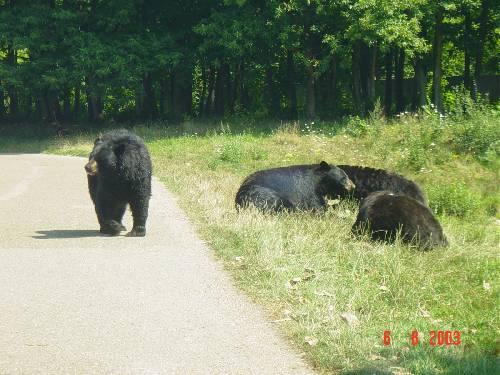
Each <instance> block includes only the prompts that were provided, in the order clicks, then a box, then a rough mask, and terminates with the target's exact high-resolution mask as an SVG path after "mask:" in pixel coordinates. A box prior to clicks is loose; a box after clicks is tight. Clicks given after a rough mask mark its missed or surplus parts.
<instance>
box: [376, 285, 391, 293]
mask: <svg viewBox="0 0 500 375" xmlns="http://www.w3.org/2000/svg"><path fill="white" fill-rule="evenodd" d="M378 288H379V289H380V290H382V291H384V292H388V291H389V288H388V287H386V286H385V285H380V286H379V287H378Z"/></svg>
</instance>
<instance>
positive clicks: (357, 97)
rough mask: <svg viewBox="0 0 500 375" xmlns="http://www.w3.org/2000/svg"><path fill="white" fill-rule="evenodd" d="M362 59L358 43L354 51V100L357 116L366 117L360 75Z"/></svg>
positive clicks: (354, 45) (354, 46)
mask: <svg viewBox="0 0 500 375" xmlns="http://www.w3.org/2000/svg"><path fill="white" fill-rule="evenodd" d="M360 58H361V41H356V42H354V44H353V49H352V65H351V71H352V99H353V103H354V111H355V112H356V114H361V115H364V108H363V104H362V101H361V97H362V93H361V73H360Z"/></svg>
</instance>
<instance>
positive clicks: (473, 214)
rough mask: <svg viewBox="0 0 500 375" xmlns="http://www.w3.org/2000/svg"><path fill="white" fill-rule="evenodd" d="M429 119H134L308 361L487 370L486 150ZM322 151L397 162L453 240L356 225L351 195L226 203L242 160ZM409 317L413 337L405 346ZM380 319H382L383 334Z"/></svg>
mask: <svg viewBox="0 0 500 375" xmlns="http://www.w3.org/2000/svg"><path fill="white" fill-rule="evenodd" d="M490 120H491V121H495V120H497V118H496V117H493V118H492V119H490ZM433 121H434V120H432V121H428V122H425V121H424V122H422V121H420V120H418V119H414V118H409V119H403V120H401V121H399V122H397V123H395V124H392V125H385V124H379V123H368V125H367V127H366V129H365V130H364V131H363V134H353V132H352V131H350V130H349V125H348V127H347V131H345V132H344V131H340V132H339V131H338V129H337V130H335V131H331V132H330V131H329V127H328V125H327V124H321V125H317V124H308V125H307V126H305V125H304V124H301V126H299V125H297V124H288V125H285V126H281V127H279V128H277V130H275V131H273V132H271V133H269V132H262V133H261V132H258V131H250V130H247V131H245V130H244V129H245V127H244V126H241V124H239V126H240V129H243V130H240V131H238V132H233V131H231V127H230V126H227V125H224V126H218V127H216V128H214V130H212V131H209V132H206V133H203V135H200V134H201V131H200V129H199V128H198V127H196V126H195V125H193V124H190V126H189V127H190V130H189V131H186V130H178V129H177V130H175V131H174V130H172V129H159V128H154V127H152V128H148V127H137V128H135V130H136V131H137V132H138V133H140V134H141V135H142V136H143V137H144V138H145V139H146V141H147V143H148V146H149V148H150V151H151V154H152V157H153V163H154V173H155V175H156V176H157V177H158V178H159V179H160V180H161V181H162V182H164V183H165V185H166V186H167V187H168V188H169V189H171V190H172V191H173V192H174V193H175V194H176V195H177V196H178V197H179V198H180V204H181V206H182V208H183V209H184V210H185V211H186V212H187V214H188V216H189V217H190V218H191V220H192V221H193V223H194V224H195V226H196V228H197V230H198V233H199V234H200V235H201V236H202V237H203V238H204V239H205V240H206V241H207V242H208V244H209V245H210V246H211V248H212V249H213V250H214V251H215V253H216V254H217V255H218V257H220V258H221V259H222V260H223V261H224V264H225V267H226V269H228V270H229V271H230V272H231V274H232V275H233V278H234V280H235V282H236V284H237V285H238V286H239V287H241V288H242V289H243V290H245V291H246V292H247V293H248V294H249V295H250V296H251V297H252V298H253V299H254V300H256V301H257V302H258V303H260V304H262V305H263V306H264V307H265V308H266V310H267V311H268V312H269V316H270V319H271V320H273V321H275V323H274V324H276V326H277V327H279V328H280V329H282V330H283V331H284V332H286V334H287V335H288V336H289V337H290V338H291V340H292V341H293V342H294V343H295V345H296V346H297V347H298V348H299V349H300V350H303V351H304V352H305V353H306V355H307V357H308V359H309V360H310V362H311V363H313V364H314V366H315V367H316V368H317V369H318V370H320V371H322V372H325V373H326V372H334V373H353V374H354V373H355V374H360V373H389V374H390V373H394V374H397V373H400V374H404V373H413V374H433V373H439V374H476V373H484V374H491V373H494V371H495V369H496V368H497V366H498V361H497V359H496V357H495V354H494V353H495V350H497V345H498V341H497V340H498V333H499V332H498V321H497V319H498V315H499V314H498V313H499V311H498V307H497V306H498V305H499V304H498V302H499V300H498V289H499V286H500V285H499V282H498V280H499V257H498V254H499V240H500V235H499V227H498V222H497V219H496V217H495V215H498V186H499V181H498V171H497V170H496V169H495V168H494V167H492V164H491V163H495V162H496V161H495V160H489V161H484V160H480V158H478V157H477V155H473V154H472V153H469V154H463V150H458V148H456V147H455V146H454V143H453V142H455V141H454V139H453V134H454V133H453V131H454V129H451V128H449V127H448V124H443V126H442V129H440V130H439V129H438V130H436V129H434V128H433V127H435V126H436V125H435V123H434V122H433ZM474 121H476V122H479V120H474ZM410 127H411V128H410ZM330 133H331V134H330ZM438 133H439V134H438ZM429 134H430V135H429ZM94 136H95V134H92V135H85V134H84V135H81V136H75V137H70V138H57V139H55V140H51V141H46V142H45V143H43V144H41V145H39V146H38V147H39V148H42V149H43V150H44V151H45V152H51V153H60V154H67V155H84V156H86V155H87V154H88V152H89V151H90V149H91V146H92V141H93V138H94ZM476 143H477V142H476ZM476 143H474V142H473V141H472V140H467V144H476ZM9 144H10V146H9ZM6 145H7V146H8V147H11V148H10V149H11V150H14V151H15V150H16V145H12V144H11V143H8V142H7V143H6ZM481 145H482V143H481ZM21 147H27V146H26V145H25V144H23V145H22V146H21ZM481 147H483V146H481ZM3 148H5V147H3ZM7 149H8V148H7ZM419 153H423V154H422V155H420V154H419ZM489 157H491V153H490V156H489ZM321 160H326V161H328V162H330V163H335V164H353V165H367V166H373V167H380V168H386V169H391V170H397V171H398V172H400V173H403V174H405V175H406V176H408V177H410V178H412V179H414V180H416V181H418V182H419V183H420V184H421V185H422V187H423V189H424V191H425V192H426V193H427V194H428V196H429V198H430V204H431V206H432V207H436V209H437V210H438V211H439V212H440V216H439V218H440V221H441V222H442V224H443V228H444V231H445V233H446V235H447V237H448V239H449V241H450V244H451V245H450V246H449V247H447V248H440V249H436V250H434V251H430V252H420V251H418V250H416V249H414V248H410V247H408V246H404V245H402V244H400V243H396V244H393V245H385V244H380V243H372V242H369V241H367V240H364V239H354V238H353V237H352V236H351V234H350V228H351V225H352V223H353V222H354V220H355V216H356V211H357V206H356V205H355V204H354V203H352V202H341V203H340V204H339V205H337V206H334V207H332V208H331V209H330V210H329V211H328V212H327V214H326V215H324V216H316V215H312V214H307V213H296V214H289V215H287V214H282V215H264V214H261V213H259V212H257V211H255V210H247V211H243V212H240V213H238V212H236V210H235V209H234V196H235V193H236V191H237V189H238V187H239V184H240V183H241V181H242V180H243V178H244V177H245V176H246V175H248V174H249V173H251V172H253V171H255V170H257V169H261V168H268V167H274V166H283V165H290V164H303V163H315V162H319V161H321ZM446 189H448V190H446ZM442 191H445V192H446V194H443V193H442ZM450 209H453V210H450ZM343 313H351V314H354V315H355V316H356V317H357V319H358V323H357V324H354V325H352V326H350V325H349V324H347V323H346V321H345V320H344V319H343V318H342V317H341V314H343ZM415 329H416V330H418V331H419V332H420V333H421V335H420V343H419V344H418V345H417V346H412V345H411V343H410V333H411V331H413V330H415ZM385 330H390V331H391V338H392V343H391V345H390V346H388V347H386V346H384V344H383V332H384V331H385ZM432 330H443V331H446V330H450V331H460V332H461V339H462V341H461V344H460V345H457V346H453V345H452V346H444V347H437V346H436V347H434V346H431V345H430V344H429V332H430V331H432ZM306 337H307V338H308V340H309V341H310V342H312V343H313V344H314V345H312V346H311V345H310V344H309V343H307V342H306V341H305V340H306ZM311 338H314V339H317V343H316V341H315V340H313V341H311V340H310V339H311ZM384 371H385V372H384Z"/></svg>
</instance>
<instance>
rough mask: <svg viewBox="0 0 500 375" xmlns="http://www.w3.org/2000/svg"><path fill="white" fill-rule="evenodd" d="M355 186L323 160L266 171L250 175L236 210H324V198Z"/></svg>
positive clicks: (334, 167) (237, 195) (241, 192)
mask: <svg viewBox="0 0 500 375" xmlns="http://www.w3.org/2000/svg"><path fill="white" fill-rule="evenodd" d="M352 189H354V185H353V183H352V182H351V180H350V179H349V178H348V177H347V175H346V174H345V172H344V171H343V170H341V169H340V168H337V167H336V166H334V165H329V164H328V163H326V162H324V161H322V162H321V163H320V164H312V165H294V166H289V167H282V168H273V169H266V170H262V171H258V172H255V173H254V174H252V175H250V176H248V177H247V178H246V179H245V181H243V184H242V185H241V187H240V189H239V190H238V193H237V194H236V207H237V208H241V207H246V206H248V205H250V204H251V205H254V206H255V207H257V208H258V209H260V210H262V211H273V212H280V211H293V210H303V211H320V212H321V211H324V210H325V209H326V202H325V199H324V197H325V196H326V197H328V198H334V197H336V196H337V195H339V194H347V192H348V191H351V190H352Z"/></svg>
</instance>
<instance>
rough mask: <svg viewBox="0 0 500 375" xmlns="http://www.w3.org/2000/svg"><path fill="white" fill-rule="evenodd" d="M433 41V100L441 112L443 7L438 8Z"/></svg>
mask: <svg viewBox="0 0 500 375" xmlns="http://www.w3.org/2000/svg"><path fill="white" fill-rule="evenodd" d="M435 22H436V23H435V29H434V43H433V57H432V58H433V78H432V101H433V102H434V105H435V106H436V109H437V110H438V111H439V112H443V99H442V93H441V78H442V70H441V59H442V56H443V9H442V8H441V7H438V9H437V10H436V20H435Z"/></svg>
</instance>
